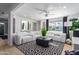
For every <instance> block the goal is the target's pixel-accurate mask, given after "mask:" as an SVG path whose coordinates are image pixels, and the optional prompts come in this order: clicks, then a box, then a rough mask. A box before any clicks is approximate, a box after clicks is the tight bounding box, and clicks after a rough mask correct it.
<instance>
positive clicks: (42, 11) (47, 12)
mask: <svg viewBox="0 0 79 59" xmlns="http://www.w3.org/2000/svg"><path fill="white" fill-rule="evenodd" d="M35 9H36V10H37V11H40V13H39V14H44V15H45V17H48V16H49V15H55V14H54V13H50V11H49V10H46V9H39V8H35Z"/></svg>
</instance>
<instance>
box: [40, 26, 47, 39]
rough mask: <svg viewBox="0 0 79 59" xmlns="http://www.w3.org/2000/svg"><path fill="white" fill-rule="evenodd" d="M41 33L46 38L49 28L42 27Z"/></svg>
mask: <svg viewBox="0 0 79 59" xmlns="http://www.w3.org/2000/svg"><path fill="white" fill-rule="evenodd" d="M41 33H42V36H43V37H44V38H45V36H46V33H47V29H46V28H45V27H44V28H42V30H41Z"/></svg>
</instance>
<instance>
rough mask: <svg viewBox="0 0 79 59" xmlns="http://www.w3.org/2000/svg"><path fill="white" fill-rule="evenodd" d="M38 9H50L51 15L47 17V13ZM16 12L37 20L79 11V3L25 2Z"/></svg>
mask: <svg viewBox="0 0 79 59" xmlns="http://www.w3.org/2000/svg"><path fill="white" fill-rule="evenodd" d="M37 9H42V10H48V11H49V12H50V14H51V15H49V16H48V17H45V14H44V13H41V11H39V10H37ZM14 13H15V14H16V15H20V16H23V17H30V18H32V19H36V20H39V19H46V18H56V17H63V16H68V15H72V14H76V13H79V3H24V4H23V5H22V6H21V7H19V8H18V9H17V10H16V11H15V12H14Z"/></svg>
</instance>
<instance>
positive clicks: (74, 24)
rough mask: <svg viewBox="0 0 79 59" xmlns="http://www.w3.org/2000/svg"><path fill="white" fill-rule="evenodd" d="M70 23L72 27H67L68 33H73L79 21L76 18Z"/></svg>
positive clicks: (78, 25)
mask: <svg viewBox="0 0 79 59" xmlns="http://www.w3.org/2000/svg"><path fill="white" fill-rule="evenodd" d="M70 21H72V26H70V27H69V29H70V31H74V30H75V29H77V28H79V21H78V19H77V18H72V19H70Z"/></svg>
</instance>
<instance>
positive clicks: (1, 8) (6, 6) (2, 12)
mask: <svg viewBox="0 0 79 59" xmlns="http://www.w3.org/2000/svg"><path fill="white" fill-rule="evenodd" d="M17 5H18V3H0V18H7V14H8V12H10V11H11V10H12V9H14V8H15V7H16V6H17Z"/></svg>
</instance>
